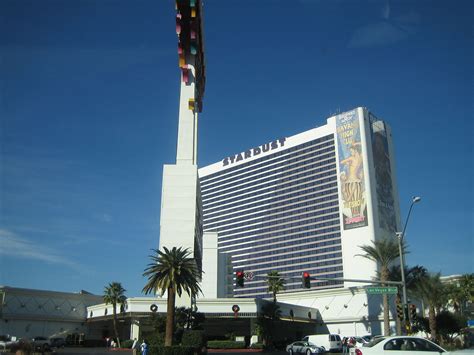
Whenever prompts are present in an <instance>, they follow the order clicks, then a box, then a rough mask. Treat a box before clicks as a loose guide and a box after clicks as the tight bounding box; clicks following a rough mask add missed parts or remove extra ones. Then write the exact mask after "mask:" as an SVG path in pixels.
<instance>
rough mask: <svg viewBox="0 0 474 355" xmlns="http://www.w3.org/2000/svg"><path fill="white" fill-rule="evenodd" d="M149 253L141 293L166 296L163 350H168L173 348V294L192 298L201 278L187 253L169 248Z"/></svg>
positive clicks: (199, 288)
mask: <svg viewBox="0 0 474 355" xmlns="http://www.w3.org/2000/svg"><path fill="white" fill-rule="evenodd" d="M152 250H153V252H154V254H153V255H150V259H151V263H149V264H148V266H147V268H146V269H145V272H144V273H143V276H146V277H148V282H147V283H146V285H145V287H143V290H142V292H144V293H145V294H149V293H152V292H153V293H160V294H161V295H162V296H163V294H164V293H165V292H167V293H168V302H167V313H166V335H165V346H171V345H173V333H174V307H175V301H176V293H177V294H178V296H181V294H182V293H183V290H184V291H185V292H186V293H187V294H188V295H189V296H192V295H197V294H198V293H199V292H202V291H201V287H200V286H199V281H200V279H201V276H200V273H199V271H198V269H197V266H196V262H195V260H194V259H193V258H191V257H190V252H189V250H188V249H182V248H176V247H173V248H172V249H171V250H169V249H168V248H166V247H164V248H163V251H161V250H156V249H152Z"/></svg>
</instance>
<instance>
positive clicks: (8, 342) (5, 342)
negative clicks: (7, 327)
mask: <svg viewBox="0 0 474 355" xmlns="http://www.w3.org/2000/svg"><path fill="white" fill-rule="evenodd" d="M16 342H17V339H16V337H12V336H11V335H0V350H7V349H10V348H11V347H12V345H13V344H16Z"/></svg>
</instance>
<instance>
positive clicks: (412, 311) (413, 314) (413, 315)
mask: <svg viewBox="0 0 474 355" xmlns="http://www.w3.org/2000/svg"><path fill="white" fill-rule="evenodd" d="M410 319H411V320H412V321H413V320H415V319H416V306H415V305H414V304H411V305H410Z"/></svg>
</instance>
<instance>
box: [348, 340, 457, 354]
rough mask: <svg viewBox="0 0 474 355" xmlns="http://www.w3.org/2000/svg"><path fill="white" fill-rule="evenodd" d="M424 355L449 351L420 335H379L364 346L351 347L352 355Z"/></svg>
mask: <svg viewBox="0 0 474 355" xmlns="http://www.w3.org/2000/svg"><path fill="white" fill-rule="evenodd" d="M420 351H421V352H423V355H429V354H437V355H439V354H441V353H443V354H445V355H448V354H449V353H448V352H447V351H446V350H444V349H443V348H442V347H440V346H439V345H436V344H435V343H433V342H431V341H429V340H427V339H424V338H420V337H413V336H393V337H377V338H374V339H372V341H371V342H370V343H369V344H366V345H365V346H364V347H362V348H359V347H356V348H351V349H350V354H351V355H374V354H377V355H384V354H385V355H388V354H390V355H416V354H419V352H420Z"/></svg>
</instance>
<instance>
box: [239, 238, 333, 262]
mask: <svg viewBox="0 0 474 355" xmlns="http://www.w3.org/2000/svg"><path fill="white" fill-rule="evenodd" d="M340 243H341V238H333V239H330V240H326V239H323V240H321V241H317V242H312V243H308V242H306V241H305V240H302V241H300V242H299V243H291V244H290V246H289V247H285V248H282V247H279V248H277V249H274V248H272V246H271V245H269V246H268V248H269V249H268V250H266V251H262V252H254V250H251V251H249V252H248V253H246V254H239V255H232V263H239V262H248V261H251V260H254V259H256V258H261V257H264V256H276V255H285V254H288V253H291V252H293V251H298V250H303V249H304V250H310V249H311V250H312V249H315V248H316V249H319V248H322V247H325V246H329V245H336V244H340Z"/></svg>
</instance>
